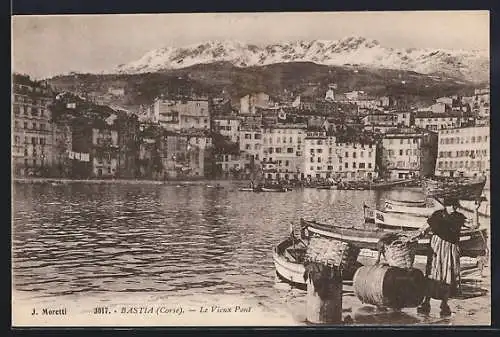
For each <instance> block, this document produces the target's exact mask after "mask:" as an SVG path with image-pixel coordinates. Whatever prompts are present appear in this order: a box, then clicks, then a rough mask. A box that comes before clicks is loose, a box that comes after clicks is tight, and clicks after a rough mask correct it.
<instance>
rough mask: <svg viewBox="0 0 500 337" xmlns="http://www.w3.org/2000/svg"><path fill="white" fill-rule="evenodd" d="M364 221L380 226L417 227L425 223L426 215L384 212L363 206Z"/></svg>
mask: <svg viewBox="0 0 500 337" xmlns="http://www.w3.org/2000/svg"><path fill="white" fill-rule="evenodd" d="M365 222H368V223H374V224H375V225H376V226H377V227H380V228H396V229H413V230H415V229H418V228H422V227H424V226H426V225H427V217H425V216H416V215H406V214H401V213H390V212H384V211H381V210H378V209H374V208H370V207H369V206H365Z"/></svg>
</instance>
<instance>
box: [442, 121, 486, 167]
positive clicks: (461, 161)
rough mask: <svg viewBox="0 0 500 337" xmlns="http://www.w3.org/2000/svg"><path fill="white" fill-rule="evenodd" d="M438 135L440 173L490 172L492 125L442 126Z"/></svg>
mask: <svg viewBox="0 0 500 337" xmlns="http://www.w3.org/2000/svg"><path fill="white" fill-rule="evenodd" d="M438 139H439V144H438V157H437V163H436V171H435V173H436V175H437V176H450V177H453V176H478V175H483V174H485V175H486V176H489V174H490V128H489V126H481V127H465V128H455V129H446V130H439V133H438Z"/></svg>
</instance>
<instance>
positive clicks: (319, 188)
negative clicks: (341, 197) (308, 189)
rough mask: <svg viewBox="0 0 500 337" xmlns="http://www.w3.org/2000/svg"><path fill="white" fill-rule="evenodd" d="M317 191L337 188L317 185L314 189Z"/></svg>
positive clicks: (335, 187)
mask: <svg viewBox="0 0 500 337" xmlns="http://www.w3.org/2000/svg"><path fill="white" fill-rule="evenodd" d="M316 189H318V190H336V189H337V186H336V185H319V186H317V187H316Z"/></svg>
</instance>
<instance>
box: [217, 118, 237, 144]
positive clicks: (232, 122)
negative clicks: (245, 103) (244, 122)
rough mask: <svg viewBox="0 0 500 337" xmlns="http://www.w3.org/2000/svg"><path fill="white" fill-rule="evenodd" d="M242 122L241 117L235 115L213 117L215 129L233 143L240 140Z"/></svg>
mask: <svg viewBox="0 0 500 337" xmlns="http://www.w3.org/2000/svg"><path fill="white" fill-rule="evenodd" d="M240 124H241V121H240V119H239V118H238V117H235V116H227V117H226V116H218V117H214V118H213V129H214V131H215V132H218V133H220V134H221V135H223V136H225V137H227V138H229V140H230V141H232V142H233V143H237V142H239V141H240Z"/></svg>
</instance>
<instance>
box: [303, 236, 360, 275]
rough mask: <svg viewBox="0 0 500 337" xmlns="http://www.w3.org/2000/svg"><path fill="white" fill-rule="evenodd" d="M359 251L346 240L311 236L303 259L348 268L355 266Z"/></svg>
mask: <svg viewBox="0 0 500 337" xmlns="http://www.w3.org/2000/svg"><path fill="white" fill-rule="evenodd" d="M359 252H360V249H359V248H357V247H355V246H353V245H350V244H349V243H347V242H342V241H338V240H333V239H326V238H312V239H311V240H310V241H309V245H308V247H307V251H306V256H305V261H306V262H317V263H321V264H324V265H328V266H335V267H339V268H341V269H343V270H349V269H351V268H354V267H355V265H356V261H357V259H358V255H359Z"/></svg>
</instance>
